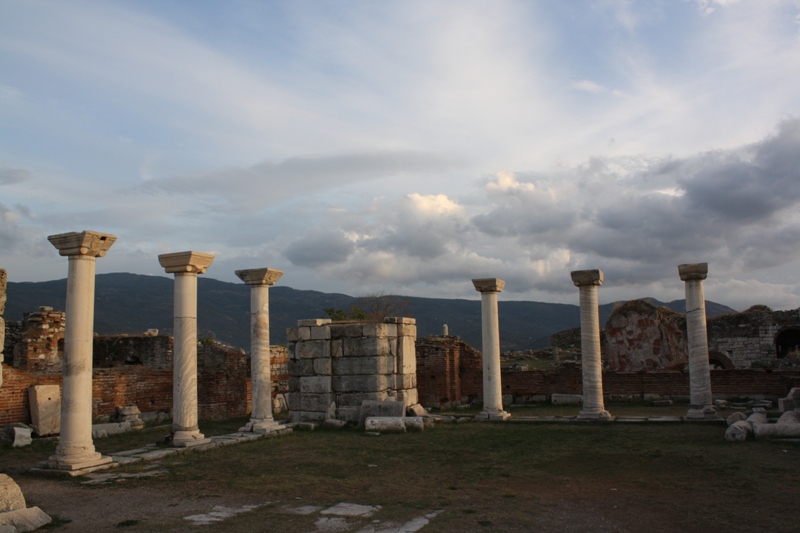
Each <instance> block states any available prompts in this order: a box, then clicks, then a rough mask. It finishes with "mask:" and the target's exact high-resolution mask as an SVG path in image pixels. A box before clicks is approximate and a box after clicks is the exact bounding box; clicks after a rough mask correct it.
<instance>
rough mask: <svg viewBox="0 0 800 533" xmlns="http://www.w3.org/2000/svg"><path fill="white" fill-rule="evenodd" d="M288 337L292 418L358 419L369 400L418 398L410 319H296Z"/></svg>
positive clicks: (412, 400) (413, 330) (414, 332)
mask: <svg viewBox="0 0 800 533" xmlns="http://www.w3.org/2000/svg"><path fill="white" fill-rule="evenodd" d="M287 337H288V340H289V346H288V354H289V375H290V378H289V410H290V412H291V416H292V420H302V421H324V420H326V419H329V418H336V419H339V420H345V421H348V422H357V421H358V417H359V410H360V408H361V403H362V402H364V401H367V400H377V401H382V400H395V401H401V402H403V403H404V404H405V405H406V406H407V407H408V406H411V405H415V404H417V403H418V398H417V362H416V349H415V342H416V337H417V327H416V325H415V320H414V319H411V318H386V319H385V320H384V322H382V323H377V322H347V323H331V321H330V320H328V319H312V320H300V321H299V322H298V325H297V327H296V328H289V329H288V330H287Z"/></svg>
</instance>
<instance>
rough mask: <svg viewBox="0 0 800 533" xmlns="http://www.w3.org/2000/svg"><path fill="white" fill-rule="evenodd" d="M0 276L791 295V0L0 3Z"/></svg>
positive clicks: (798, 156) (566, 297)
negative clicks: (195, 269)
mask: <svg viewBox="0 0 800 533" xmlns="http://www.w3.org/2000/svg"><path fill="white" fill-rule="evenodd" d="M0 126H1V127H0V250H2V253H1V254H0V267H4V268H6V269H7V270H8V272H9V279H10V280H11V281H38V280H46V279H54V278H61V277H64V276H65V275H66V261H64V260H63V258H59V257H58V255H57V252H56V250H55V249H54V248H52V246H51V245H50V244H49V243H48V242H47V239H46V237H47V235H51V234H55V233H63V232H68V231H81V230H84V229H92V230H97V231H104V232H108V233H113V234H115V235H117V237H118V241H117V243H116V244H115V245H114V247H113V248H112V249H111V251H110V252H109V253H108V255H107V256H106V257H104V258H102V259H101V260H99V261H98V272H135V273H140V274H154V275H164V273H163V270H161V268H160V267H159V266H158V261H157V255H158V254H160V253H165V252H169V251H182V250H190V249H191V250H197V251H204V252H212V253H215V254H216V256H217V257H216V260H215V263H214V265H212V267H211V268H210V269H209V271H208V274H207V275H208V276H210V277H214V278H217V279H222V280H226V281H238V279H237V278H236V277H235V276H234V273H233V271H234V270H236V269H241V268H255V267H263V266H268V267H271V268H279V269H282V270H285V272H286V274H285V276H284V277H283V278H282V280H281V282H280V283H282V284H285V285H289V286H292V287H295V288H300V289H316V290H324V291H330V292H333V291H335V292H344V293H347V294H352V295H360V294H364V293H368V292H375V291H385V292H390V293H399V294H406V295H416V296H435V297H452V298H477V296H478V295H477V293H475V291H474V289H473V288H472V284H471V283H470V281H469V280H470V279H471V278H476V277H500V278H503V279H505V280H506V282H507V284H506V290H505V292H504V294H503V298H506V299H517V300H518V299H531V300H539V301H550V302H565V303H575V301H576V300H577V289H575V288H574V287H573V286H572V284H571V282H570V277H569V271H570V270H576V269H584V268H600V269H602V270H604V271H605V273H606V282H605V284H604V286H603V289H602V290H601V293H600V294H601V300H602V301H613V300H617V299H628V298H635V297H641V296H654V297H657V298H660V299H663V300H671V299H677V298H681V297H682V296H683V286H682V283H681V282H680V280H679V278H678V274H677V265H678V264H680V263H687V262H703V261H706V262H708V263H709V270H710V275H709V279H708V281H707V283H706V295H707V297H708V298H709V299H712V300H715V301H718V302H722V303H726V304H728V305H731V306H733V307H736V308H740V309H742V308H746V307H748V306H750V305H752V304H756V303H763V304H767V305H770V306H772V307H774V308H781V309H785V308H795V307H798V306H800V274H798V272H800V268H798V267H800V210H798V206H799V204H800V3H798V2H796V1H771V0H759V1H755V0H753V1H746V0H740V1H733V0H725V1H723V0H685V1H684V0H670V1H656V0H647V1H643V0H642V1H634V0H628V1H613V0H605V1H581V2H579V1H575V2H557V1H524V2H513V1H492V2H489V1H481V2H470V1H455V0H451V1H402V2H401V1H386V2H366V1H353V2H326V1H315V2H305V1H291V2H289V1H285V2H255V1H253V2H244V1H238V2H237V1H226V2H210V1H183V2H181V1H170V2H160V1H153V2H145V1H140V2H134V1H131V2H81V1H70V2H56V1H49V2H40V1H15V0H0Z"/></svg>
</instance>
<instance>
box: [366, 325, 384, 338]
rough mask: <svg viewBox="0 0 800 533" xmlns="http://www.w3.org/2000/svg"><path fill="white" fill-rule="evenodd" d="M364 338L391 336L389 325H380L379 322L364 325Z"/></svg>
mask: <svg viewBox="0 0 800 533" xmlns="http://www.w3.org/2000/svg"><path fill="white" fill-rule="evenodd" d="M362 331H363V333H362V334H363V335H364V337H387V336H388V335H389V326H388V324H380V323H377V322H373V323H367V324H364V326H363V328H362Z"/></svg>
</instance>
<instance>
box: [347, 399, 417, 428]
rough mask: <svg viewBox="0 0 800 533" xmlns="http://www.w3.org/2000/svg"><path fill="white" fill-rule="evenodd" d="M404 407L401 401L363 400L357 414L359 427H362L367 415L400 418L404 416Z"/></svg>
mask: <svg viewBox="0 0 800 533" xmlns="http://www.w3.org/2000/svg"><path fill="white" fill-rule="evenodd" d="M405 411H406V407H405V404H403V402H394V401H383V402H376V401H369V400H368V401H364V402H362V403H361V413H360V416H359V424H358V425H359V427H362V428H363V427H364V424H365V421H366V419H367V418H369V417H393V418H402V417H403V416H405Z"/></svg>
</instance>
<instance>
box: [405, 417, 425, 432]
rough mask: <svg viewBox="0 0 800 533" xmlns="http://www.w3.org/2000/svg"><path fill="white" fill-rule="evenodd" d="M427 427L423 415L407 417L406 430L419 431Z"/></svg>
mask: <svg viewBox="0 0 800 533" xmlns="http://www.w3.org/2000/svg"><path fill="white" fill-rule="evenodd" d="M424 429H425V419H424V418H422V417H421V416H409V417H406V431H411V432H418V431H422V430H424Z"/></svg>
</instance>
